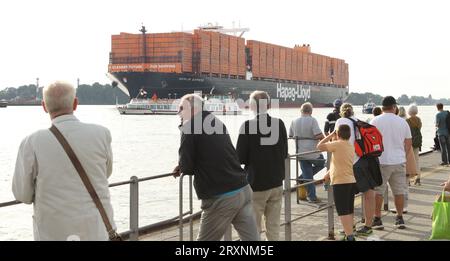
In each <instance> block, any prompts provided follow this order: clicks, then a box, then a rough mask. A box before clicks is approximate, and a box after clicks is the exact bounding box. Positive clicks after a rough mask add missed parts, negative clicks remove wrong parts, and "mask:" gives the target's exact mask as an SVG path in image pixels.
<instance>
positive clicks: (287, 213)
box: [282, 151, 334, 241]
mask: <svg viewBox="0 0 450 261" xmlns="http://www.w3.org/2000/svg"><path fill="white" fill-rule="evenodd" d="M317 153H322V152H321V151H309V152H304V153H297V154H294V155H288V157H287V158H286V160H285V164H284V166H285V177H284V178H285V182H284V219H285V220H284V223H283V224H282V225H284V226H285V227H284V232H285V240H286V241H291V240H292V223H293V222H295V221H298V220H300V219H303V218H305V217H308V216H311V215H313V214H315V213H318V212H321V211H324V210H328V215H327V216H328V238H329V239H334V210H333V207H334V199H333V191H332V187H331V186H330V187H329V188H328V190H327V204H326V205H324V206H322V207H320V208H319V209H317V210H314V211H311V212H309V213H306V214H304V215H302V216H299V217H296V218H295V219H292V207H291V204H292V203H291V193H290V192H291V190H292V188H294V189H298V188H299V187H303V186H307V185H310V184H317V183H321V182H322V181H321V180H312V181H308V182H304V183H300V184H296V185H294V186H293V187H292V186H291V182H290V181H291V160H295V164H296V180H298V177H299V175H298V173H299V172H298V163H299V160H301V159H302V157H304V156H308V155H313V154H317ZM330 158H331V153H327V160H326V163H327V164H326V169H327V170H329V168H330ZM323 160H324V159H323ZM297 198H298V197H297Z"/></svg>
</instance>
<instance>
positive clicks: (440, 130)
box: [436, 103, 450, 165]
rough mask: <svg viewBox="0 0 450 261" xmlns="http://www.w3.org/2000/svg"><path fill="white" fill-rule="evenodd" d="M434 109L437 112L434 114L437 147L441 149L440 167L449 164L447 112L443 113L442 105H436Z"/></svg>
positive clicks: (449, 145) (449, 143)
mask: <svg viewBox="0 0 450 261" xmlns="http://www.w3.org/2000/svg"><path fill="white" fill-rule="evenodd" d="M436 108H437V110H438V111H439V112H438V113H437V114H436V128H437V135H438V137H439V145H440V147H441V156H442V162H441V165H448V164H449V163H450V139H449V132H448V127H447V122H446V118H447V114H448V113H449V112H448V111H444V105H443V104H442V103H438V104H436Z"/></svg>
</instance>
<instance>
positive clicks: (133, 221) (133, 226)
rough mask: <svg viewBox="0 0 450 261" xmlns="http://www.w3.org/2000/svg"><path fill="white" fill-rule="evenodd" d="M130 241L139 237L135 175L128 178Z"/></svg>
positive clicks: (137, 193) (137, 187)
mask: <svg viewBox="0 0 450 261" xmlns="http://www.w3.org/2000/svg"><path fill="white" fill-rule="evenodd" d="M130 231H131V234H130V241H137V240H138V238H139V180H138V178H137V177H136V176H132V177H131V178H130Z"/></svg>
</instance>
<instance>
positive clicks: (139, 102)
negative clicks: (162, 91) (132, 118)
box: [117, 98, 180, 115]
mask: <svg viewBox="0 0 450 261" xmlns="http://www.w3.org/2000/svg"><path fill="white" fill-rule="evenodd" d="M179 102H180V101H179V100H169V99H164V100H156V101H155V100H152V99H140V98H135V99H132V100H131V101H130V102H129V103H127V104H125V105H121V106H120V105H118V106H117V110H119V113H120V114H128V115H155V114H160V115H176V114H177V111H178V104H179Z"/></svg>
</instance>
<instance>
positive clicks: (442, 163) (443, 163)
mask: <svg viewBox="0 0 450 261" xmlns="http://www.w3.org/2000/svg"><path fill="white" fill-rule="evenodd" d="M439 165H441V166H447V163H445V162H441V163H440V164H439Z"/></svg>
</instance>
